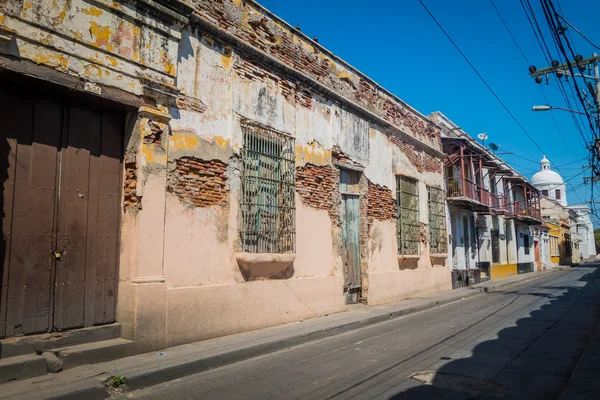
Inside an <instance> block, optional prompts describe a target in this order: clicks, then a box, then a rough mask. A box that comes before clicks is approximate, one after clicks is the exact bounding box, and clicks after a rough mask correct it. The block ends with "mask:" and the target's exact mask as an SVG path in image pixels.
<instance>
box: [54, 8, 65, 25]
mask: <svg viewBox="0 0 600 400" xmlns="http://www.w3.org/2000/svg"><path fill="white" fill-rule="evenodd" d="M66 16H67V8H66V7H65V8H64V9H63V10H62V11H61V12H60V14H58V16H56V17H54V18H52V22H54V25H59V24H61V23H62V22H63V21H64V19H65V17H66Z"/></svg>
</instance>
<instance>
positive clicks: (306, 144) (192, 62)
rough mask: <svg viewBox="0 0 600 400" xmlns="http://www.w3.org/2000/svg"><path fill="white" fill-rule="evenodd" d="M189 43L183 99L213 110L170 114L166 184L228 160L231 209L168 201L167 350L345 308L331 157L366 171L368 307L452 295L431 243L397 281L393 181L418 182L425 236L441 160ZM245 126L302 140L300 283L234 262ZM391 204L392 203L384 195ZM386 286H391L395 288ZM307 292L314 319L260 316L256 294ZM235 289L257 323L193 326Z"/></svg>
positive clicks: (192, 34) (298, 311)
mask: <svg viewBox="0 0 600 400" xmlns="http://www.w3.org/2000/svg"><path fill="white" fill-rule="evenodd" d="M182 36H183V39H182V41H181V42H180V52H182V53H183V54H185V55H184V56H182V57H180V63H179V65H178V76H177V85H178V87H179V89H180V90H181V93H182V94H185V95H186V96H189V97H190V98H192V100H191V101H200V102H201V103H202V105H203V106H204V107H205V108H204V109H198V110H190V109H187V107H173V108H171V114H172V115H173V116H174V118H173V120H172V121H171V123H170V125H171V129H172V133H171V136H170V140H169V150H168V164H169V172H168V173H169V174H172V173H173V168H174V167H173V165H175V164H177V163H178V162H179V160H181V159H182V158H185V157H194V158H195V159H198V160H204V161H209V160H221V161H223V162H224V163H226V164H227V165H229V168H228V169H227V189H228V200H227V205H223V204H214V205H210V206H199V207H198V206H194V205H193V204H190V203H189V202H187V203H186V202H185V201H181V199H180V198H177V197H176V196H174V195H173V194H172V193H168V194H167V214H166V222H165V238H166V239H165V279H166V283H167V287H168V289H167V298H168V303H169V306H168V313H169V317H168V322H167V327H168V328H167V337H168V343H169V344H170V345H172V344H177V343H183V342H186V341H189V340H190V339H194V340H197V339H201V338H207V337H213V336H218V335H220V334H227V333H234V332H238V331H241V330H247V329H251V328H252V327H259V326H260V325H261V324H262V326H265V325H269V324H273V323H281V322H285V321H289V320H293V319H294V318H298V317H302V318H309V317H313V316H317V315H323V314H325V313H330V312H335V311H339V310H341V309H343V307H344V305H343V287H342V284H343V281H344V279H343V267H342V261H341V230H340V222H339V215H340V211H339V208H340V207H341V196H340V195H339V189H338V185H339V172H338V171H339V167H338V166H337V165H336V164H335V161H336V160H340V157H338V156H335V157H334V152H335V154H338V155H339V154H343V157H341V160H342V161H343V162H348V163H351V164H354V165H358V166H361V167H363V168H364V173H363V178H361V182H364V184H363V183H361V187H362V188H364V193H363V200H362V201H361V207H364V209H365V212H364V216H365V218H364V220H361V227H362V228H361V243H362V245H361V249H362V253H363V254H362V255H361V257H362V262H363V295H364V296H365V299H366V301H368V302H369V303H370V304H371V303H373V304H379V303H382V302H389V301H393V300H396V299H401V298H404V297H407V296H411V295H414V294H416V293H425V292H431V291H436V290H447V289H450V288H451V283H450V273H449V271H448V269H447V268H445V266H441V267H439V266H438V267H432V264H431V260H430V257H429V252H428V247H427V243H426V242H427V241H425V243H424V244H423V256H422V257H421V259H420V260H419V265H418V269H417V270H416V271H401V270H399V268H398V259H397V239H396V221H395V214H394V213H395V210H394V202H395V198H396V175H398V174H403V175H408V176H412V177H415V178H417V179H418V180H419V189H420V208H421V213H420V215H421V222H422V223H423V224H424V226H425V229H427V228H426V227H427V225H428V202H427V185H432V186H436V187H443V178H442V175H441V158H434V159H435V160H436V162H437V164H436V163H435V162H434V163H433V164H432V163H431V162H430V161H426V157H425V156H424V155H425V153H424V152H423V150H419V149H415V148H411V149H412V150H411V152H410V153H407V150H406V149H402V148H401V147H400V146H398V143H400V142H401V140H400V139H398V138H397V137H394V138H393V139H391V138H390V135H389V132H388V131H387V130H386V129H385V128H383V127H379V126H378V125H376V124H373V123H372V122H371V121H369V120H367V119H365V118H364V117H361V116H359V115H357V114H356V113H353V112H351V111H349V110H347V109H346V108H344V107H341V105H340V104H338V103H337V102H336V101H334V100H331V99H327V98H325V97H323V96H322V95H321V94H319V93H316V92H315V91H313V90H311V89H308V88H306V87H304V86H303V85H302V84H301V83H300V82H298V81H297V80H295V79H293V78H291V77H290V76H287V75H286V74H284V73H282V72H280V71H277V70H276V69H273V68H267V67H265V66H264V65H263V64H262V63H261V62H260V61H257V60H254V59H252V58H248V57H247V56H246V55H245V54H244V53H243V52H239V51H238V50H237V49H236V48H235V46H233V47H230V46H229V45H228V44H227V43H225V42H222V41H220V39H219V38H216V37H212V36H211V35H210V34H209V33H207V32H203V31H201V30H188V31H184V32H183V33H182ZM243 119H248V120H251V121H255V122H257V123H260V124H262V125H265V126H268V127H270V128H273V129H275V130H278V131H281V132H285V133H288V134H290V135H292V136H294V138H295V146H296V148H295V154H296V168H297V194H296V200H295V201H296V224H297V225H296V233H297V235H296V259H295V261H294V264H293V268H294V273H293V276H292V277H291V278H289V279H286V280H265V281H257V282H245V281H244V278H243V276H242V274H241V273H240V270H239V267H238V265H237V261H236V258H235V253H236V252H237V251H239V244H238V232H237V229H238V225H237V224H238V213H239V209H238V208H239V187H240V171H239V166H238V164H239V154H240V149H241V148H242V146H243V137H242V131H241V125H240V123H241V121H242V120H243ZM411 157H412V158H411ZM415 157H416V158H415ZM320 185H324V186H323V187H321V186H320ZM325 187H326V189H325ZM371 187H373V188H378V189H377V191H376V193H377V197H374V198H373V200H372V201H374V200H375V199H377V201H378V202H379V201H383V203H381V204H391V213H390V212H384V211H382V210H383V209H381V210H380V209H379V208H377V207H382V205H377V204H379V203H373V204H371V203H370V202H369V200H368V199H369V196H368V195H367V194H369V195H371V190H370V189H369V188H371ZM373 190H375V189H373ZM373 193H375V192H373ZM385 193H388V194H386V195H385V196H383V194H385ZM380 195H381V196H383V197H386V196H387V199H388V200H384V199H383V197H382V198H381V199H380V197H381V196H380ZM331 196H333V197H331ZM386 202H387V203H386ZM373 207H376V208H373ZM386 207H387V206H386ZM427 232H428V231H427ZM426 236H427V235H426ZM427 237H428V236H427ZM404 275H410V276H411V278H410V279H412V281H411V282H412V283H410V284H405V283H403V282H404V280H403V277H404ZM442 276H443V278H442ZM371 278H372V282H371ZM390 279H392V282H395V284H394V285H390V284H389V282H390ZM296 281H298V283H295V282H296ZM299 281H302V282H303V283H302V285H303V286H302V287H304V290H305V291H307V292H305V295H308V296H310V298H314V299H320V301H319V302H318V303H315V305H318V307H316V308H315V307H312V308H311V309H306V308H305V307H304V306H303V305H301V303H297V302H293V303H286V304H288V305H290V306H293V307H292V308H290V309H286V311H285V313H283V314H281V313H279V314H277V312H280V311H281V310H279V311H278V309H272V308H271V309H265V308H264V305H263V304H264V303H263V300H262V299H263V298H262V296H261V295H259V292H265V293H277V295H278V296H280V297H281V298H280V299H279V300H282V299H283V301H284V302H286V301H287V300H285V298H296V297H297V296H298V293H296V292H295V289H294V287H295V285H297V284H299ZM325 282H328V283H325ZM419 282H422V284H420V283H419ZM323 285H325V286H323ZM217 287H218V288H219V289H218V290H217ZM324 287H326V288H327V289H326V291H323V288H324ZM242 288H243V289H242ZM239 290H243V291H244V293H245V294H246V296H247V298H245V300H244V303H246V304H247V307H248V311H247V312H248V313H250V314H252V315H254V317H253V320H252V322H251V323H250V321H247V322H244V321H245V320H242V321H238V322H236V323H234V322H233V321H231V322H230V323H226V324H224V323H223V322H218V321H216V320H214V321H213V318H211V316H207V317H206V318H207V319H206V320H203V321H201V322H200V321H198V320H197V318H195V317H194V315H195V313H197V309H196V308H195V307H192V306H191V305H190V304H189V301H188V299H189V298H190V296H192V297H194V300H193V301H194V304H195V302H199V303H198V304H201V302H200V300H199V299H204V302H206V304H213V303H214V302H215V301H216V300H215V299H210V298H209V297H210V296H219V299H220V300H219V301H221V302H223V304H227V305H226V306H224V307H226V308H228V307H235V304H234V303H232V301H235V296H234V297H232V296H233V295H232V294H233V293H237V291H239ZM184 293H185V296H184ZM253 293H256V296H258V297H255V295H254V294H253ZM367 293H368V295H367ZM279 300H278V301H279ZM265 301H266V300H265ZM238 306H240V305H239V304H238ZM244 307H245V306H244ZM286 307H287V306H286ZM244 309H245V308H244ZM274 313H275V314H274ZM234 314H235V315H238V314H239V313H238V312H237V311H236V312H235V313H234ZM217 315H219V318H220V319H222V315H223V313H219V314H215V317H216V316H217ZM293 316H295V317H293ZM261 321H262V322H261ZM210 326H214V329H211V328H210Z"/></svg>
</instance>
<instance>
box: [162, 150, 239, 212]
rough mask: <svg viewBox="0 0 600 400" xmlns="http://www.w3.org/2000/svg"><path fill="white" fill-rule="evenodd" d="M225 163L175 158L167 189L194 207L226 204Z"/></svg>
mask: <svg viewBox="0 0 600 400" xmlns="http://www.w3.org/2000/svg"><path fill="white" fill-rule="evenodd" d="M226 170H227V164H225V163H224V162H222V161H219V160H210V161H208V160H200V159H197V158H194V157H182V158H180V159H177V160H175V169H174V170H173V171H172V172H171V173H170V176H169V186H168V190H169V191H170V192H172V193H175V194H176V195H177V197H179V199H180V200H181V201H184V202H189V203H191V204H193V205H194V206H196V207H210V206H214V205H227V195H228V190H227V172H226Z"/></svg>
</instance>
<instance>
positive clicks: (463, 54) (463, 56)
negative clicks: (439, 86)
mask: <svg viewBox="0 0 600 400" xmlns="http://www.w3.org/2000/svg"><path fill="white" fill-rule="evenodd" d="M419 3H420V4H421V6H423V8H424V9H425V11H427V14H429V16H430V17H431V19H433V21H434V22H435V23H436V25H437V26H438V28H440V30H441V31H442V32H443V33H444V35H445V36H446V38H448V40H449V41H450V43H452V45H453V46H454V48H455V49H456V50H457V51H458V52H459V53H460V55H461V56H462V58H463V59H464V60H465V61H466V62H467V64H469V66H470V67H471V69H472V70H473V72H475V74H476V75H477V76H478V77H479V79H481V81H482V82H483V84H484V85H485V86H486V87H487V88H488V90H489V91H490V92H491V93H492V94H493V95H494V97H495V98H496V100H498V103H500V105H501V106H502V107H503V108H504V110H505V111H506V112H507V113H508V115H510V117H511V118H512V119H513V121H515V123H516V124H517V125H518V126H519V128H521V130H522V131H523V133H525V135H526V136H527V137H528V138H529V140H531V142H532V143H533V145H534V146H535V147H536V148H537V149H538V150H539V151H540V152H541V153H542V154H546V152H544V150H543V149H542V148H541V147H540V145H539V144H538V143H537V142H536V141H535V140H534V139H533V137H532V136H531V135H530V134H529V132H528V131H527V129H525V127H524V126H523V125H522V124H521V123H520V122H519V120H518V119H517V117H515V116H514V114H513V113H512V112H511V111H510V109H509V108H508V107H507V106H506V104H504V102H503V101H502V99H501V98H500V97H499V96H498V95H497V94H496V92H495V91H494V89H492V87H491V86H490V85H489V84H488V83H487V81H486V80H485V78H484V77H483V76H482V75H481V74H480V73H479V71H478V70H477V68H475V66H474V65H473V64H472V63H471V61H470V60H469V59H468V58H467V56H466V55H465V53H463V52H462V50H461V49H460V47H458V45H457V44H456V43H455V42H454V40H453V39H452V37H451V36H450V35H449V34H448V32H446V30H445V29H444V27H443V26H442V25H441V24H440V23H439V22H438V20H437V19H436V18H435V16H434V15H433V14H432V13H431V11H429V9H428V8H427V6H426V5H425V4H424V3H423V1H422V0H419ZM557 170H558V168H557ZM558 172H561V171H560V170H558ZM563 175H564V174H563Z"/></svg>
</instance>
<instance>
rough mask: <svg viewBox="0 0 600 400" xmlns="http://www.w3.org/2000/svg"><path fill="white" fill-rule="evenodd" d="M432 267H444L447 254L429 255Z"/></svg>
mask: <svg viewBox="0 0 600 400" xmlns="http://www.w3.org/2000/svg"><path fill="white" fill-rule="evenodd" d="M429 259H430V260H431V265H432V266H433V267H445V266H446V260H447V259H448V253H432V254H430V255H429Z"/></svg>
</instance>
